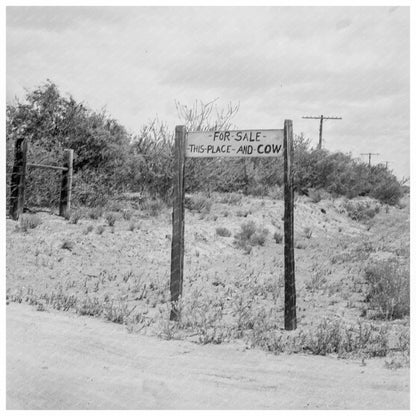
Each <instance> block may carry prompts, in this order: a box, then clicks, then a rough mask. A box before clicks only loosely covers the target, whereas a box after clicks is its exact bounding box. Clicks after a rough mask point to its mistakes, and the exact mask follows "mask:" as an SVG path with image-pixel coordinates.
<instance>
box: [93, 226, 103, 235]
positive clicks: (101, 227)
mask: <svg viewBox="0 0 416 416" xmlns="http://www.w3.org/2000/svg"><path fill="white" fill-rule="evenodd" d="M95 232H96V233H97V234H99V235H101V234H102V233H103V232H104V226H103V225H99V226H98V227H97V229H96V230H95Z"/></svg>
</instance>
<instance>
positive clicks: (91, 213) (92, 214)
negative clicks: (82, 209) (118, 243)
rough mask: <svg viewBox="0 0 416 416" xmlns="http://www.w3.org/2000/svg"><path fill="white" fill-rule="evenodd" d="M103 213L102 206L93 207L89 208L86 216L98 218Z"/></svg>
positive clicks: (93, 218)
mask: <svg viewBox="0 0 416 416" xmlns="http://www.w3.org/2000/svg"><path fill="white" fill-rule="evenodd" d="M102 215H103V208H102V207H94V208H91V209H90V210H89V212H88V216H89V217H90V218H91V219H92V220H98V218H100V217H101V216H102Z"/></svg>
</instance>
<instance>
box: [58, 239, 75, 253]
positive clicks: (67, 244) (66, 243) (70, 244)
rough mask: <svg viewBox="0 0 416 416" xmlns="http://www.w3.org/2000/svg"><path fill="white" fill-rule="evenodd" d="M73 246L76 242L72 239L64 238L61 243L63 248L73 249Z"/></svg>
mask: <svg viewBox="0 0 416 416" xmlns="http://www.w3.org/2000/svg"><path fill="white" fill-rule="evenodd" d="M73 248H74V242H73V241H71V240H64V241H63V242H62V243H61V249H63V250H68V251H72V249H73Z"/></svg>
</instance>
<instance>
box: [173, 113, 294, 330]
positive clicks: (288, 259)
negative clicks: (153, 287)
mask: <svg viewBox="0 0 416 416" xmlns="http://www.w3.org/2000/svg"><path fill="white" fill-rule="evenodd" d="M280 155H283V157H284V169H285V172H284V184H285V212H284V235H285V248H284V255H285V329H286V330H293V329H296V288H295V259H294V249H293V224H294V215H293V173H292V159H293V132H292V121H291V120H286V121H285V124H284V129H280V130H227V131H198V132H189V133H186V129H185V126H176V129H175V176H174V189H173V215H172V251H171V275H170V293H171V302H172V303H173V304H172V310H171V314H170V319H171V320H178V319H179V312H178V309H177V305H176V303H175V302H177V301H178V300H179V298H180V296H181V295H182V288H183V264H184V231H185V211H184V200H185V188H184V178H185V157H191V158H193V157H216V156H221V157H276V156H280Z"/></svg>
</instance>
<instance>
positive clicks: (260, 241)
mask: <svg viewBox="0 0 416 416" xmlns="http://www.w3.org/2000/svg"><path fill="white" fill-rule="evenodd" d="M268 234H269V230H268V229H267V228H262V229H259V230H257V231H256V232H255V233H254V234H253V235H252V236H251V238H250V244H251V245H252V246H264V243H265V242H266V238H267V236H268Z"/></svg>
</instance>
